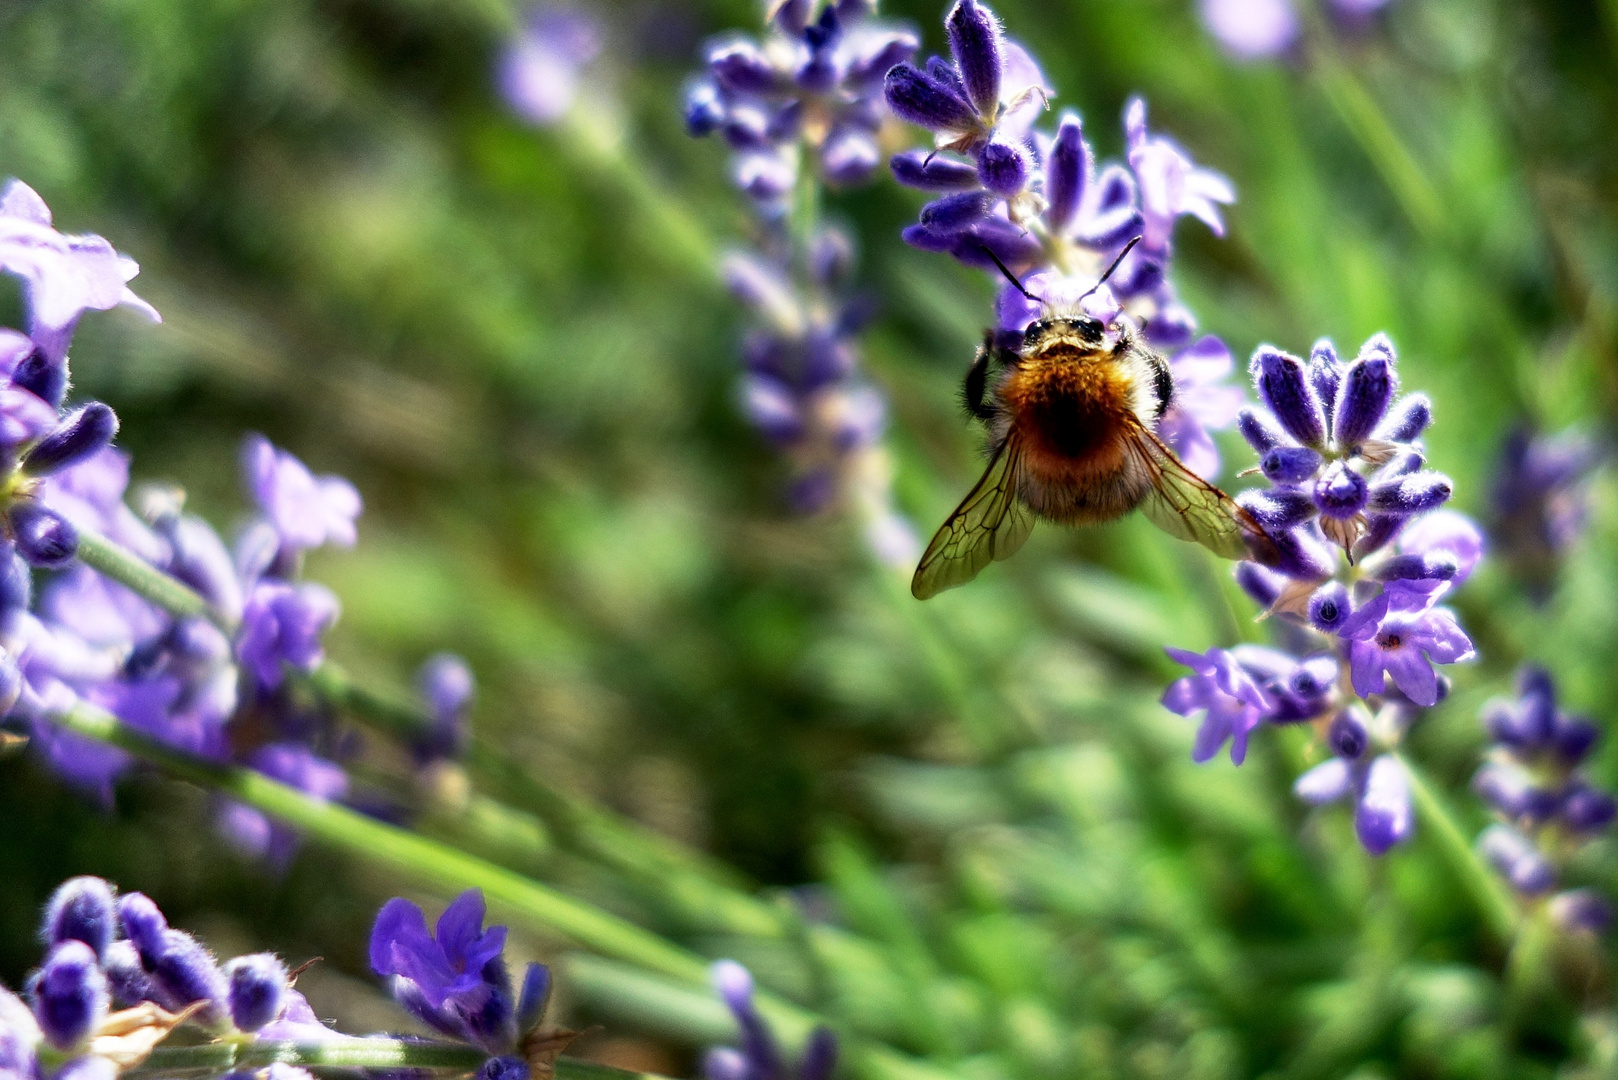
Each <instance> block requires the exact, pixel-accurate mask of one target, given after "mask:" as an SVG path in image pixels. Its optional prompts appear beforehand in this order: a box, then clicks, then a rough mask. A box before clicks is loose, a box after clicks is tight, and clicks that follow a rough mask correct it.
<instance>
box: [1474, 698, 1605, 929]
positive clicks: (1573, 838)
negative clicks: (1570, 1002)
mask: <svg viewBox="0 0 1618 1080" xmlns="http://www.w3.org/2000/svg"><path fill="white" fill-rule="evenodd" d="M1481 718H1482V721H1483V726H1484V728H1485V730H1487V731H1488V733H1489V735H1490V737H1491V738H1492V739H1493V740H1494V745H1493V746H1492V747H1491V748H1490V750H1489V755H1488V760H1487V761H1486V762H1485V763H1484V764H1483V766H1482V767H1481V768H1479V769H1478V772H1477V774H1476V775H1475V776H1474V777H1473V778H1472V789H1473V790H1474V791H1475V792H1477V794H1478V795H1479V796H1480V797H1482V798H1483V800H1484V801H1485V802H1487V803H1488V804H1489V806H1490V807H1491V808H1492V809H1493V810H1494V811H1495V813H1496V814H1497V815H1498V816H1499V817H1501V818H1502V819H1504V821H1505V822H1506V824H1502V825H1495V826H1491V827H1490V828H1489V829H1488V830H1487V831H1485V832H1484V833H1483V835H1482V836H1480V837H1479V839H1478V847H1479V850H1480V851H1481V852H1482V853H1483V855H1484V856H1485V857H1486V858H1487V859H1488V860H1489V861H1490V863H1491V864H1492V865H1493V866H1494V867H1495V869H1496V870H1498V871H1499V872H1500V874H1501V876H1502V877H1504V878H1506V880H1507V881H1509V882H1510V883H1511V885H1512V887H1513V888H1514V889H1515V890H1516V891H1517V892H1519V893H1521V894H1523V895H1524V896H1530V897H1533V896H1540V895H1542V894H1544V893H1546V892H1549V891H1550V890H1551V889H1553V888H1554V887H1555V886H1556V879H1557V876H1558V875H1557V867H1558V866H1559V865H1560V864H1561V863H1562V862H1564V861H1565V860H1566V859H1567V858H1568V857H1569V856H1570V855H1571V854H1572V852H1573V850H1575V849H1576V848H1577V847H1579V846H1582V844H1583V843H1584V842H1586V841H1588V840H1589V839H1590V838H1592V837H1593V836H1594V835H1595V834H1596V833H1598V832H1600V831H1602V830H1604V829H1607V828H1608V827H1609V826H1611V825H1612V823H1613V821H1614V819H1615V818H1618V800H1615V799H1614V798H1613V796H1612V795H1610V794H1609V793H1607V792H1605V791H1602V790H1601V789H1599V788H1597V787H1595V786H1594V785H1592V784H1591V783H1590V782H1589V780H1588V779H1586V778H1585V776H1584V775H1583V774H1582V772H1581V771H1580V768H1579V766H1580V764H1581V763H1582V762H1583V761H1584V759H1585V758H1586V756H1587V755H1588V754H1589V753H1590V751H1591V749H1592V748H1593V747H1594V745H1595V742H1596V739H1597V738H1598V736H1599V731H1598V729H1597V728H1596V726H1595V725H1594V724H1592V723H1591V722H1590V721H1588V720H1583V719H1580V718H1578V717H1575V716H1569V715H1567V714H1566V713H1564V712H1563V711H1562V710H1561V709H1559V708H1558V707H1557V702H1556V687H1555V685H1554V683H1553V682H1552V680H1551V676H1550V673H1549V672H1547V671H1545V670H1544V669H1543V668H1537V667H1525V668H1523V669H1522V670H1521V671H1519V672H1518V675H1517V695H1516V697H1514V698H1496V699H1493V700H1491V701H1489V702H1488V703H1487V704H1485V706H1484V708H1483V713H1482V717H1481ZM1569 895H1571V894H1569ZM1593 899H1596V900H1598V901H1599V898H1593ZM1583 904H1584V901H1582V900H1569V901H1567V902H1566V904H1565V905H1564V906H1566V907H1568V911H1567V912H1566V913H1565V914H1566V915H1567V920H1566V924H1567V926H1568V928H1570V929H1590V928H1592V927H1591V926H1583V925H1581V924H1580V923H1579V919H1580V917H1582V915H1584V914H1588V915H1589V916H1590V917H1591V918H1592V919H1595V916H1596V915H1597V914H1598V913H1599V912H1598V911H1597V908H1596V907H1590V908H1589V909H1588V910H1585V908H1584V907H1583V906H1582V905H1583ZM1598 906H1599V907H1600V910H1602V911H1606V912H1608V913H1609V915H1610V908H1607V907H1606V906H1605V901H1599V905H1598Z"/></svg>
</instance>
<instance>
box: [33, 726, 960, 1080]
mask: <svg viewBox="0 0 1618 1080" xmlns="http://www.w3.org/2000/svg"><path fill="white" fill-rule="evenodd" d="M51 720H52V721H53V722H54V723H56V724H57V725H59V726H60V727H61V728H63V729H64V730H66V731H69V732H72V733H73V734H75V735H79V736H82V737H83V738H87V739H93V740H95V741H96V742H100V743H105V744H107V745H109V746H116V747H118V748H119V749H122V750H125V751H127V752H129V753H131V754H134V755H136V756H137V757H140V758H141V759H143V760H145V761H147V762H149V763H151V764H153V765H156V766H158V767H159V768H161V769H163V770H164V771H165V772H167V773H169V774H170V775H172V776H175V777H177V778H179V779H181V780H186V781H189V782H191V783H194V784H197V785H198V786H200V787H205V788H209V789H211V790H213V791H217V792H219V793H220V794H222V795H225V796H228V797H229V798H232V799H236V800H238V801H239V802H243V803H246V804H247V805H249V806H253V807H257V808H258V809H260V810H263V811H264V812H265V813H268V814H272V815H274V816H275V817H277V818H280V819H281V820H282V821H284V822H286V823H287V824H288V825H291V826H293V827H294V828H297V829H300V830H302V831H303V832H304V833H305V834H307V835H308V836H309V837H310V838H312V839H314V840H316V841H318V842H321V843H326V844H329V845H331V846H333V847H337V848H341V849H343V850H344V851H347V852H351V853H352V854H354V855H355V856H357V857H358V858H361V859H367V860H369V861H371V862H373V863H375V864H377V865H379V866H385V867H387V868H388V869H390V870H394V871H397V872H399V873H401V874H403V875H404V876H405V877H407V878H413V879H415V880H417V881H420V882H422V883H423V884H425V885H427V886H429V887H431V888H436V889H440V890H443V891H445V892H459V891H461V890H463V889H467V888H474V887H475V888H480V889H482V890H483V893H484V895H485V896H486V897H487V898H488V899H489V900H491V901H493V902H494V903H495V904H496V905H498V906H500V907H503V908H505V909H506V910H507V911H508V912H510V913H511V914H513V915H514V916H516V917H517V918H518V919H519V920H521V921H523V922H525V923H526V924H527V926H528V927H529V928H530V929H534V930H541V931H549V932H553V933H558V934H561V935H562V936H564V937H567V938H570V939H571V940H573V941H575V942H577V943H579V944H580V945H583V946H585V947H586V948H589V949H591V950H593V951H595V952H597V953H600V954H601V955H603V956H608V957H615V958H617V959H620V960H624V961H627V962H629V963H630V964H633V965H635V966H636V967H638V968H640V969H642V970H644V971H647V972H653V973H656V974H658V975H662V976H665V977H669V978H672V979H673V980H675V981H676V982H678V983H680V984H684V985H686V986H691V985H698V986H706V984H707V981H708V961H707V960H705V959H704V958H703V957H700V956H698V955H696V954H695V953H691V952H687V951H686V950H684V949H682V948H680V947H679V946H677V945H674V944H672V943H670V942H668V941H665V940H664V939H662V938H660V937H658V936H657V935H655V934H652V933H650V932H648V931H646V930H643V929H641V928H640V927H638V926H636V925H634V924H633V923H629V922H626V921H624V920H623V919H620V918H618V917H617V916H616V915H612V914H609V913H607V912H605V911H601V910H599V909H597V908H594V907H591V906H590V905H588V904H585V903H582V902H580V901H578V900H574V899H572V898H571V897H568V896H565V895H563V894H562V893H559V892H557V891H555V890H554V889H550V888H548V887H546V886H545V885H542V884H540V883H539V882H537V881H532V880H530V879H528V878H525V877H523V876H522V875H520V874H516V873H513V872H512V871H510V870H507V869H504V868H503V867H499V866H495V865H494V864H492V863H489V862H486V861H484V860H482V859H478V858H475V857H473V856H471V855H468V854H466V853H465V852H461V851H457V850H455V849H454V848H451V847H447V846H445V845H443V844H440V843H437V842H435V841H432V840H428V839H426V838H425V837H421V836H418V835H416V834H415V833H412V832H408V831H406V830H404V829H401V828H398V827H397V826H394V825H388V824H385V823H383V822H380V821H376V820H374V819H372V818H368V817H365V816H364V815H362V814H359V813H356V812H355V811H353V810H350V809H349V808H348V807H346V806H340V805H338V804H335V803H328V802H323V801H321V800H319V799H316V798H313V797H311V796H309V795H307V794H305V793H304V792H302V791H299V790H298V789H296V788H293V787H289V786H287V785H286V784H282V783H279V782H277V781H275V780H271V779H270V778H269V777H267V776H264V775H263V774H261V773H256V772H253V771H252V770H250V769H243V768H239V767H237V766H232V765H221V764H218V763H217V762H212V761H208V760H206V759H204V758H199V757H196V756H194V755H191V754H187V753H185V752H183V751H180V750H175V749H173V748H172V747H169V746H165V745H163V744H162V743H159V742H157V741H156V740H154V739H152V738H151V737H150V736H148V735H146V734H144V733H143V732H140V731H138V730H136V729H134V728H131V727H129V726H128V725H127V724H125V723H124V722H123V721H121V720H119V719H118V718H117V717H116V716H114V715H113V714H111V713H109V712H107V711H106V710H104V709H100V708H97V707H96V706H94V705H90V704H88V703H86V702H79V703H78V704H76V705H74V706H73V707H72V708H71V709H69V710H67V711H66V712H63V713H59V714H56V715H54V716H52V717H51ZM755 1001H756V1003H757V1005H758V1007H759V1010H760V1011H761V1012H763V1013H764V1015H766V1016H767V1017H768V1018H769V1019H770V1021H771V1022H772V1023H774V1024H776V1025H777V1026H778V1027H780V1028H781V1029H782V1030H783V1031H785V1032H786V1033H787V1034H788V1037H789V1038H795V1037H801V1035H802V1034H804V1033H807V1032H808V1031H809V1030H810V1029H811V1028H813V1027H815V1026H816V1025H819V1024H822V1023H824V1020H823V1019H822V1018H821V1017H820V1016H818V1015H817V1014H815V1013H813V1012H811V1011H809V1010H807V1009H803V1008H801V1007H799V1006H797V1005H794V1004H792V1003H791V1002H788V1001H783V1000H782V999H780V998H778V997H775V996H774V995H772V994H769V993H765V992H762V991H761V992H759V993H758V994H757V995H756V997H755ZM845 1045H846V1048H847V1054H848V1058H849V1061H850V1062H851V1063H853V1064H854V1065H855V1067H856V1069H857V1070H858V1071H859V1072H860V1074H861V1075H862V1076H863V1077H865V1080H939V1078H938V1074H937V1073H936V1072H935V1071H934V1070H932V1069H931V1068H930V1067H928V1066H927V1065H926V1064H925V1063H923V1062H919V1061H916V1060H914V1059H912V1058H908V1057H906V1056H905V1055H903V1054H900V1053H898V1052H897V1051H895V1050H893V1049H892V1048H890V1047H886V1046H883V1045H881V1044H879V1043H872V1042H867V1041H864V1040H852V1039H851V1040H847V1041H846V1043H845Z"/></svg>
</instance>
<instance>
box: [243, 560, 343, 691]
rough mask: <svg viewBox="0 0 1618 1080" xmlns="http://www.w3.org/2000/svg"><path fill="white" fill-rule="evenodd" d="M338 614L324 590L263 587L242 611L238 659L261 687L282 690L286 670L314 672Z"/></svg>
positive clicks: (303, 585)
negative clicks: (325, 637)
mask: <svg viewBox="0 0 1618 1080" xmlns="http://www.w3.org/2000/svg"><path fill="white" fill-rule="evenodd" d="M337 612H338V603H337V597H336V596H334V595H332V593H331V590H329V589H327V588H325V587H324V586H322V585H316V584H314V583H312V582H301V583H299V584H297V585H288V584H286V583H285V582H281V581H275V580H264V581H260V582H259V583H258V584H257V585H255V586H254V587H253V591H252V593H251V594H250V595H249V596H248V599H247V604H246V606H245V607H244V608H243V609H242V627H241V632H240V636H239V638H238V639H237V642H236V655H237V657H238V659H240V660H241V662H242V664H243V666H244V667H246V669H247V670H248V671H249V672H250V673H251V674H252V676H253V678H254V679H255V680H256V681H257V682H258V684H259V685H260V686H262V687H265V688H268V689H272V690H273V689H275V688H276V687H278V686H280V685H281V681H282V678H283V671H282V665H283V664H290V665H291V666H292V667H293V668H295V669H297V670H299V671H313V670H314V667H315V665H316V664H318V663H319V662H320V661H321V659H322V658H323V657H324V656H325V647H324V646H323V645H322V644H321V638H322V637H323V636H324V635H325V633H326V631H327V629H329V628H330V627H331V624H332V623H333V622H335V621H336V620H337Z"/></svg>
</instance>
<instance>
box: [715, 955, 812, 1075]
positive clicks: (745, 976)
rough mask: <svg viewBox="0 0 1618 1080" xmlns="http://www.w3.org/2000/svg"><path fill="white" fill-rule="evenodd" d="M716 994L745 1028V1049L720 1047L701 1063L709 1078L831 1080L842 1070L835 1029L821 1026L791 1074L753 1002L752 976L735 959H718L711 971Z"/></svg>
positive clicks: (743, 1039)
mask: <svg viewBox="0 0 1618 1080" xmlns="http://www.w3.org/2000/svg"><path fill="white" fill-rule="evenodd" d="M710 977H711V978H712V980H713V986H714V991H715V992H716V993H717V994H718V995H719V997H720V1000H722V1001H723V1002H724V1003H725V1006H726V1007H727V1008H729V1009H730V1012H731V1015H732V1016H734V1017H735V1018H736V1025H737V1027H739V1028H740V1029H741V1046H740V1047H739V1048H736V1047H729V1046H716V1047H713V1048H711V1049H710V1050H709V1051H708V1052H707V1053H706V1054H705V1055H704V1056H703V1061H702V1071H703V1075H704V1076H705V1077H706V1078H707V1080H788V1078H789V1077H790V1076H792V1075H794V1073H795V1075H796V1077H797V1080H830V1078H831V1074H832V1072H833V1070H834V1069H835V1068H836V1067H837V1038H836V1036H835V1035H833V1034H832V1032H831V1029H830V1028H826V1027H817V1028H815V1029H814V1030H813V1031H811V1032H810V1033H809V1041H808V1043H807V1044H806V1045H805V1046H804V1051H803V1058H802V1060H801V1061H799V1063H798V1067H797V1069H796V1070H794V1071H792V1072H789V1071H788V1069H787V1067H786V1056H785V1055H784V1054H783V1053H782V1052H781V1046H780V1044H779V1043H778V1042H777V1041H776V1038H775V1033H774V1032H773V1031H772V1030H771V1029H770V1025H769V1023H768V1022H767V1021H766V1020H765V1019H764V1017H763V1016H762V1015H761V1014H760V1013H759V1011H758V1006H757V1005H755V1004H754V1002H753V976H752V975H751V974H749V973H748V971H747V969H746V968H744V967H742V965H740V964H738V963H736V962H735V961H734V960H720V961H717V962H716V963H715V964H714V965H713V967H712V968H711V969H710Z"/></svg>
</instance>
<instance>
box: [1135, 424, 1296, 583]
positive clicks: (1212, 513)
mask: <svg viewBox="0 0 1618 1080" xmlns="http://www.w3.org/2000/svg"><path fill="white" fill-rule="evenodd" d="M1130 446H1131V448H1132V450H1133V452H1134V453H1135V454H1136V456H1137V458H1138V459H1139V461H1140V463H1141V466H1142V467H1143V468H1145V470H1146V472H1147V475H1148V476H1150V477H1151V481H1152V490H1151V492H1150V493H1148V494H1147V496H1146V500H1145V501H1144V502H1142V503H1141V506H1140V508H1141V512H1142V513H1143V514H1145V515H1146V519H1147V520H1148V521H1150V522H1151V523H1152V524H1153V525H1156V526H1157V527H1158V528H1159V529H1162V530H1163V531H1164V532H1166V533H1168V534H1169V535H1170V536H1176V537H1179V538H1180V539H1181V540H1190V541H1192V542H1193V543H1197V544H1201V545H1202V546H1203V547H1205V548H1207V549H1208V550H1209V551H1211V552H1213V553H1214V554H1215V555H1219V556H1222V557H1224V558H1226V559H1251V558H1258V559H1259V561H1261V562H1264V561H1267V560H1266V559H1265V558H1264V556H1265V554H1266V553H1268V552H1269V551H1271V550H1272V549H1273V548H1274V546H1275V542H1274V541H1273V540H1272V539H1271V538H1270V535H1269V533H1267V532H1265V531H1264V527H1263V526H1262V525H1260V524H1259V523H1258V521H1257V520H1255V519H1254V517H1253V515H1252V514H1250V513H1248V512H1247V511H1246V510H1243V509H1242V508H1241V507H1240V506H1237V505H1236V500H1234V499H1232V498H1231V497H1230V496H1229V495H1226V494H1225V493H1224V492H1223V491H1220V490H1219V489H1218V488H1217V487H1215V486H1214V485H1212V484H1210V483H1208V481H1206V480H1204V479H1203V478H1202V477H1200V476H1198V475H1197V474H1196V473H1194V472H1192V471H1191V470H1190V469H1188V468H1186V467H1185V464H1184V463H1183V462H1181V461H1180V459H1179V458H1178V457H1176V456H1175V455H1174V451H1173V450H1170V449H1169V448H1168V447H1167V446H1166V445H1164V443H1163V440H1162V439H1159V438H1158V437H1157V436H1156V435H1155V434H1153V433H1152V432H1151V431H1150V430H1148V429H1147V428H1146V427H1145V426H1137V427H1136V428H1135V430H1134V433H1133V438H1132V439H1131V440H1130Z"/></svg>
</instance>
